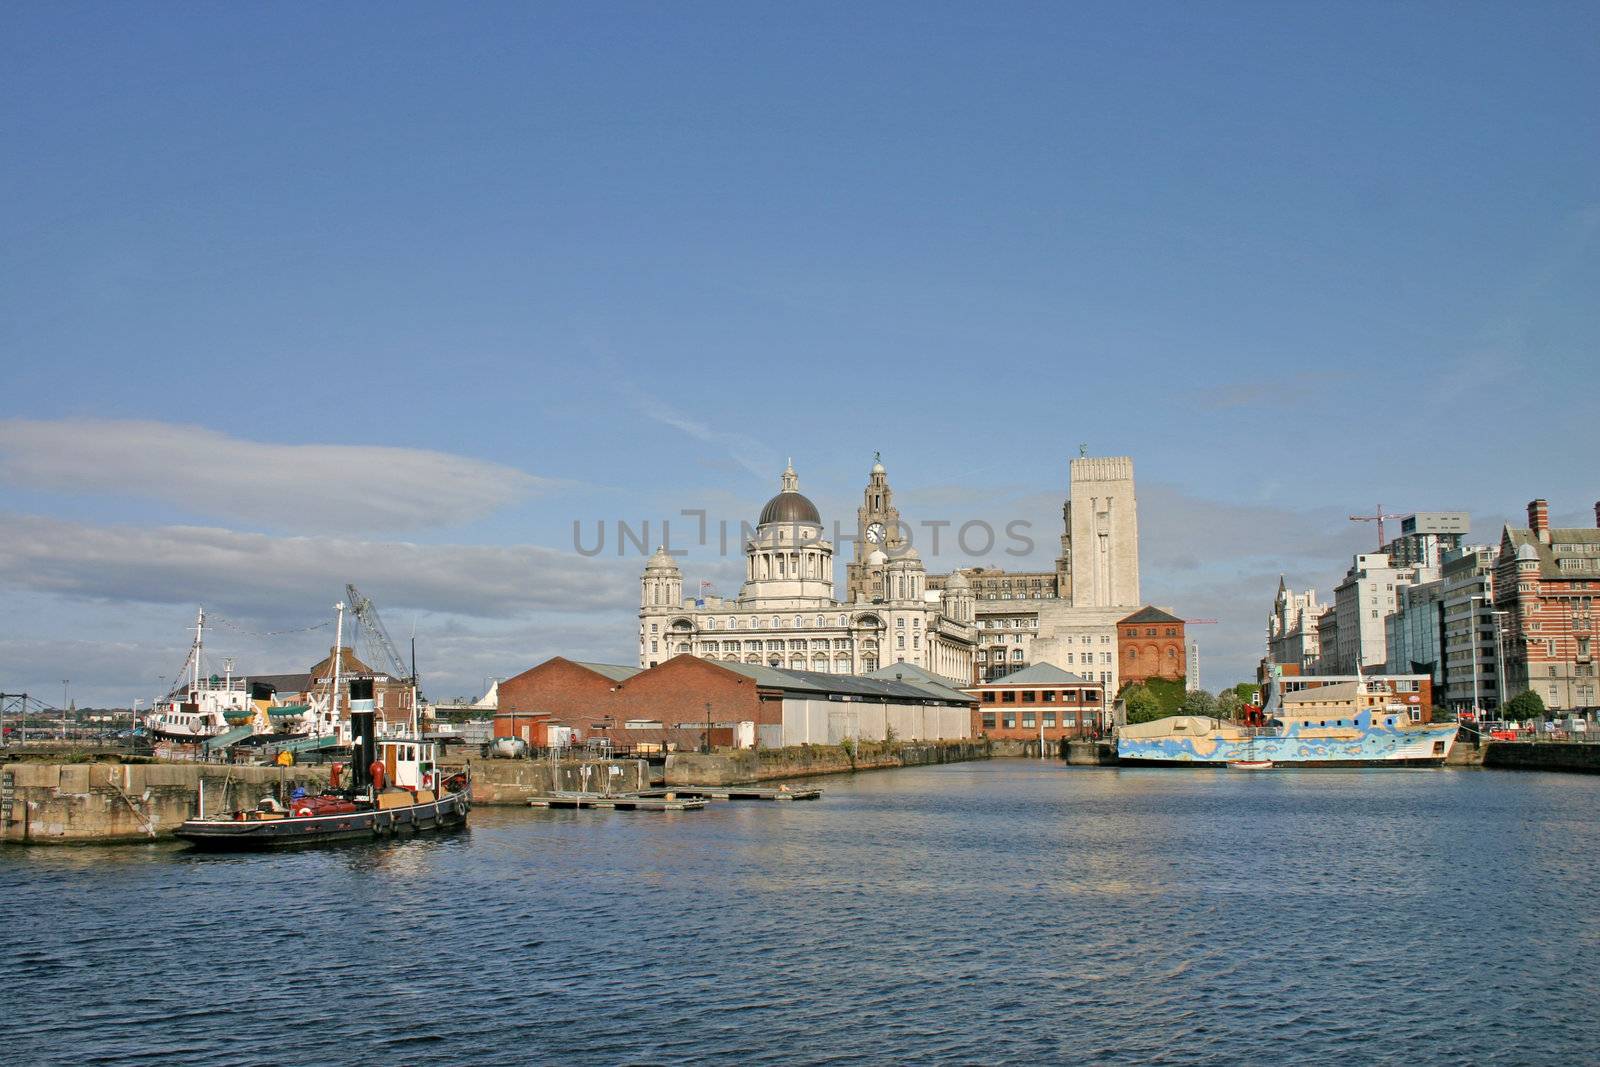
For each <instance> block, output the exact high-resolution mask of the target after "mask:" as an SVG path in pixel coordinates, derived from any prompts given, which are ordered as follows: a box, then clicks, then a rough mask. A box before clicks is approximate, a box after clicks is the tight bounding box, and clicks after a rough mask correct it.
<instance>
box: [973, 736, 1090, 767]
mask: <svg viewBox="0 0 1600 1067" xmlns="http://www.w3.org/2000/svg"><path fill="white" fill-rule="evenodd" d="M989 747H990V751H991V755H992V756H993V757H994V758H995V759H1006V758H1015V759H1038V758H1039V742H1038V741H1011V740H1004V741H991V742H989ZM1044 749H1045V755H1046V757H1047V758H1049V759H1058V760H1065V761H1066V762H1067V763H1068V765H1070V766H1073V767H1110V766H1114V765H1115V764H1116V762H1117V750H1116V746H1115V745H1113V744H1112V743H1111V742H1109V741H1089V740H1082V741H1079V740H1068V739H1063V740H1060V741H1046V742H1044Z"/></svg>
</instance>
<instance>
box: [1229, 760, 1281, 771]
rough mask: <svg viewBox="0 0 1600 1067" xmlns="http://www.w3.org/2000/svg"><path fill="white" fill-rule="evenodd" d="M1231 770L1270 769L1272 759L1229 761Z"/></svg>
mask: <svg viewBox="0 0 1600 1067" xmlns="http://www.w3.org/2000/svg"><path fill="white" fill-rule="evenodd" d="M1228 770H1230V771H1270V770H1272V761H1271V760H1269V759H1236V760H1229V761H1228Z"/></svg>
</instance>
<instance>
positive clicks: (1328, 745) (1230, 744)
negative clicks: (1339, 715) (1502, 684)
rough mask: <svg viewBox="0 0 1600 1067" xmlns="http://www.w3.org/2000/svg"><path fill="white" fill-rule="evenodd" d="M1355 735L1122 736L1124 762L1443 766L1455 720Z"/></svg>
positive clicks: (1120, 748)
mask: <svg viewBox="0 0 1600 1067" xmlns="http://www.w3.org/2000/svg"><path fill="white" fill-rule="evenodd" d="M1347 733H1349V734H1352V735H1353V736H1344V737H1324V736H1316V735H1313V736H1309V737H1308V736H1305V735H1304V734H1303V733H1302V732H1301V731H1300V730H1298V729H1291V730H1289V731H1288V732H1286V733H1283V734H1280V735H1277V736H1260V735H1258V736H1252V737H1231V736H1225V735H1224V734H1223V732H1221V731H1214V732H1212V733H1208V734H1199V735H1196V736H1193V737H1177V736H1160V737H1132V738H1129V737H1122V738H1118V740H1117V759H1118V761H1119V762H1122V763H1162V764H1177V765H1185V766H1196V765H1198V766H1219V767H1220V766H1226V765H1227V764H1229V763H1253V762H1266V761H1270V762H1271V763H1272V764H1273V765H1274V766H1277V767H1284V766H1294V767H1390V766H1408V765H1410V766H1423V765H1425V766H1439V765H1441V764H1443V763H1444V761H1445V759H1446V758H1448V757H1449V755H1450V749H1451V748H1452V747H1453V746H1454V744H1455V737H1456V725H1455V723H1437V724H1431V723H1430V724H1425V725H1417V726H1409V725H1408V726H1406V727H1403V728H1384V727H1376V726H1366V727H1364V728H1363V729H1361V730H1359V731H1347Z"/></svg>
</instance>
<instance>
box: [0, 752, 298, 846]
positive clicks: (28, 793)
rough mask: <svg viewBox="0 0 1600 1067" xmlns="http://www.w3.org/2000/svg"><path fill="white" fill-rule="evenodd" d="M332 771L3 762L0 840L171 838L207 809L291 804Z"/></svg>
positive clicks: (55, 841) (80, 841)
mask: <svg viewBox="0 0 1600 1067" xmlns="http://www.w3.org/2000/svg"><path fill="white" fill-rule="evenodd" d="M327 781H328V772H327V769H326V768H323V767H314V766H305V767H237V766H229V765H224V764H205V763H69V764H59V763H7V764H4V765H0V842H6V843H14V844H84V843H91V842H92V843H95V844H106V843H112V842H119V841H149V840H151V839H152V838H158V837H166V836H169V835H171V833H172V832H173V831H174V830H176V829H177V828H178V826H179V825H180V824H182V823H183V821H184V820H185V819H190V818H193V817H194V816H195V815H196V814H197V813H198V812H199V808H200V796H201V789H202V788H204V791H205V808H206V811H208V812H215V811H224V810H227V809H230V808H244V807H254V806H255V805H256V804H257V803H258V802H259V801H260V800H261V798H262V797H264V796H274V797H277V798H278V799H279V800H282V801H287V800H288V799H289V794H290V793H291V792H293V790H294V789H295V787H296V786H300V787H303V788H306V789H308V790H313V791H315V790H320V789H321V788H322V787H323V786H325V785H326V784H327Z"/></svg>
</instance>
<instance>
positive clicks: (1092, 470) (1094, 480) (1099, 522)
mask: <svg viewBox="0 0 1600 1067" xmlns="http://www.w3.org/2000/svg"><path fill="white" fill-rule="evenodd" d="M1071 475H1072V500H1071V505H1070V506H1069V507H1068V509H1067V524H1068V530H1067V536H1068V538H1069V539H1070V555H1069V556H1068V558H1067V560H1066V563H1065V565H1066V567H1068V568H1070V576H1071V582H1072V605H1073V607H1079V608H1109V607H1123V606H1127V607H1136V606H1138V605H1139V604H1140V603H1141V600H1140V598H1139V505H1138V501H1137V499H1136V498H1135V496H1134V492H1133V459H1132V457H1130V456H1098V457H1084V458H1080V459H1075V460H1073V461H1072V470H1071Z"/></svg>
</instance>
